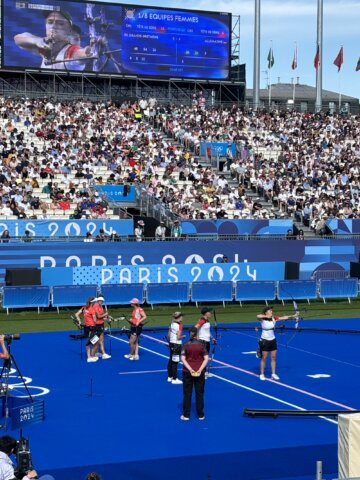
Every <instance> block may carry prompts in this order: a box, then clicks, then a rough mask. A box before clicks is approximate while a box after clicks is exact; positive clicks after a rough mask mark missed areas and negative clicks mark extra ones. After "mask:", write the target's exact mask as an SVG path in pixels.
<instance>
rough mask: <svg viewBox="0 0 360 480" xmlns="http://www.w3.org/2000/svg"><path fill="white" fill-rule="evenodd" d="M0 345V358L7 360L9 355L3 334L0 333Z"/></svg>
mask: <svg viewBox="0 0 360 480" xmlns="http://www.w3.org/2000/svg"><path fill="white" fill-rule="evenodd" d="M0 347H1V352H0V358H2V359H4V360H7V359H8V358H9V357H10V355H9V352H8V349H7V347H6V343H5V335H0Z"/></svg>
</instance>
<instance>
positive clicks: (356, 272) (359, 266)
mask: <svg viewBox="0 0 360 480" xmlns="http://www.w3.org/2000/svg"><path fill="white" fill-rule="evenodd" d="M350 277H352V278H360V263H359V262H350Z"/></svg>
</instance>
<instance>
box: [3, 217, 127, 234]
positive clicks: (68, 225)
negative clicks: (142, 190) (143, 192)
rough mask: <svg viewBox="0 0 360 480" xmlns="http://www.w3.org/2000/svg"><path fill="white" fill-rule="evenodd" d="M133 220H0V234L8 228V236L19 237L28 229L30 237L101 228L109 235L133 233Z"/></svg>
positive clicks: (74, 232)
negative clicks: (114, 232) (113, 233)
mask: <svg viewBox="0 0 360 480" xmlns="http://www.w3.org/2000/svg"><path fill="white" fill-rule="evenodd" d="M133 223H134V222H133V220H69V219H67V220H61V219H60V220H58V219H54V220H0V235H1V234H2V232H3V231H4V230H9V233H10V237H21V236H23V235H25V230H29V232H30V236H31V237H69V236H71V237H85V235H86V233H87V232H91V233H92V234H93V235H94V236H95V235H97V234H98V233H99V230H100V229H101V228H102V229H103V230H104V231H105V234H107V235H110V234H111V233H112V232H113V231H114V230H115V231H116V232H117V234H118V235H124V236H125V235H126V236H128V235H132V234H133V233H134V226H133Z"/></svg>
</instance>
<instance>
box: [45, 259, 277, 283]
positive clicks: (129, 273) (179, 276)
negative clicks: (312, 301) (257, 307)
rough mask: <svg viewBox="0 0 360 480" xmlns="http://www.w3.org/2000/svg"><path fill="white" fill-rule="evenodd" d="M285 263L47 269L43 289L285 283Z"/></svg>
mask: <svg viewBox="0 0 360 480" xmlns="http://www.w3.org/2000/svg"><path fill="white" fill-rule="evenodd" d="M284 273H285V262H270V263H266V262H250V263H249V262H242V263H217V264H213V263H210V264H209V263H198V264H185V265H184V264H166V265H164V264H163V265H116V266H108V267H75V268H66V267H65V268H64V267H63V268H43V269H42V271H41V283H42V285H49V286H55V285H105V284H115V285H116V284H117V285H118V284H130V283H143V284H148V283H179V282H188V283H193V282H224V281H232V282H238V281H246V280H247V281H258V280H274V281H276V280H284Z"/></svg>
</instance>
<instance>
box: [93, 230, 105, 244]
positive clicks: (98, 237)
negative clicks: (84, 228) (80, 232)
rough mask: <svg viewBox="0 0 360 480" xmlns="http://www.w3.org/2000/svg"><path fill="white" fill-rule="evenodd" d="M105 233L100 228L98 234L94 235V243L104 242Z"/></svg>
mask: <svg viewBox="0 0 360 480" xmlns="http://www.w3.org/2000/svg"><path fill="white" fill-rule="evenodd" d="M105 241H106V237H105V232H104V229H103V228H100V230H99V233H98V234H97V235H96V238H95V242H105Z"/></svg>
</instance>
